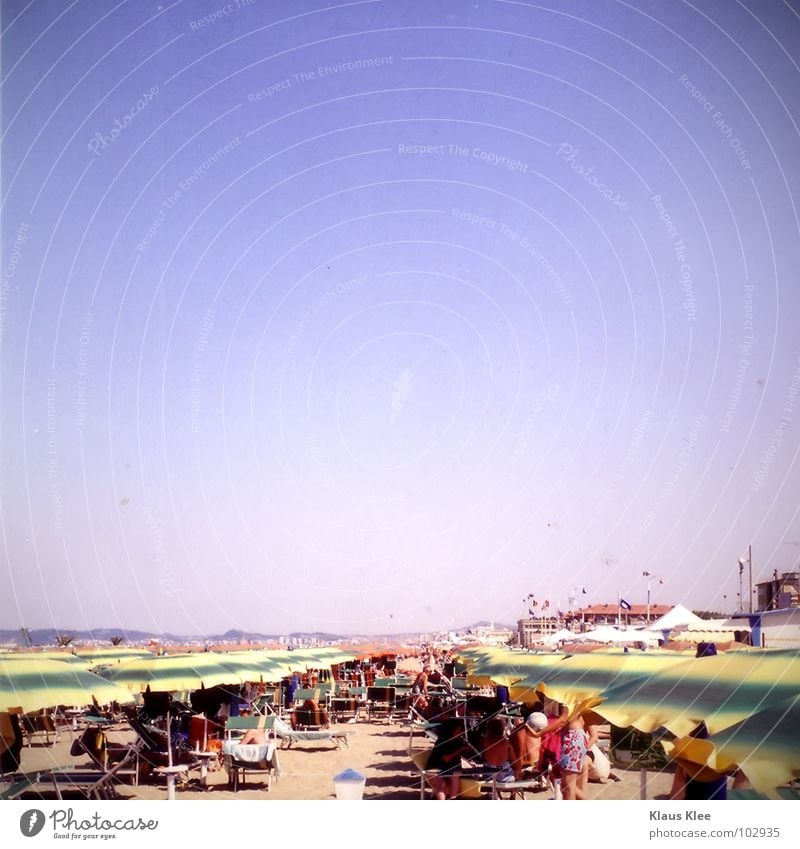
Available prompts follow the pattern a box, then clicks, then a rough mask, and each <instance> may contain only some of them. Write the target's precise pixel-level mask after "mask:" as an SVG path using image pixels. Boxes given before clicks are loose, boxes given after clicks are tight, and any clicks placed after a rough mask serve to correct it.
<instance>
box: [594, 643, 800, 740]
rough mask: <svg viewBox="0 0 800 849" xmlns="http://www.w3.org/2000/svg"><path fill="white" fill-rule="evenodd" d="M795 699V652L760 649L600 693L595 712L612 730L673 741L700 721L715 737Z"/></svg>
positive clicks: (798, 669) (798, 668)
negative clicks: (660, 732)
mask: <svg viewBox="0 0 800 849" xmlns="http://www.w3.org/2000/svg"><path fill="white" fill-rule="evenodd" d="M796 695H800V652H798V651H794V652H786V651H775V652H770V651H766V650H761V651H753V652H728V653H725V654H721V655H717V656H716V657H700V658H695V659H692V660H687V661H685V662H683V663H676V664H672V665H669V666H667V667H666V668H662V669H658V670H654V671H653V672H652V673H650V674H647V673H643V674H641V675H638V676H635V677H633V678H632V679H631V680H629V681H626V682H625V683H622V684H618V685H617V684H615V685H614V686H612V687H610V688H609V689H607V690H605V691H604V692H603V693H602V696H603V697H604V701H603V703H602V704H601V705H600V706H598V707H597V709H596V710H597V713H599V714H600V715H601V716H603V717H604V718H605V719H607V720H608V721H609V722H611V723H613V724H614V725H617V726H620V727H622V728H626V727H628V726H633V727H634V728H638V729H639V730H640V731H646V732H653V731H655V729H657V728H658V727H659V726H664V727H666V728H668V729H669V730H670V731H671V732H672V733H673V734H677V735H678V736H681V735H685V734H688V733H689V732H690V731H691V730H692V729H693V728H694V727H695V726H697V725H698V723H700V722H701V721H703V722H705V724H706V727H707V728H708V730H709V733H710V734H716V733H717V732H719V731H723V730H724V729H726V728H729V727H730V726H731V725H735V724H736V723H738V722H741V721H743V720H745V719H747V718H748V717H750V716H753V715H754V714H756V713H758V712H759V711H761V710H764V709H765V708H767V707H769V706H771V705H773V704H775V703H777V702H779V701H782V700H784V699H787V698H792V697H794V696H796Z"/></svg>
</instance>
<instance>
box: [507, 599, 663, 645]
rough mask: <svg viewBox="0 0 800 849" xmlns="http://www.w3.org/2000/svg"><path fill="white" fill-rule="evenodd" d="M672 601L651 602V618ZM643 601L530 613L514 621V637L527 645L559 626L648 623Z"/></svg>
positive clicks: (573, 628)
mask: <svg viewBox="0 0 800 849" xmlns="http://www.w3.org/2000/svg"><path fill="white" fill-rule="evenodd" d="M672 607H673V605H671V604H651V605H650V611H649V612H650V619H649V622H653V621H654V620H655V619H658V618H659V617H660V616H663V615H664V614H665V613H669V611H670V610H672ZM647 613H648V609H647V605H646V604H633V605H631V609H630V610H625V609H624V608H618V607H617V603H616V602H611V603H609V604H590V605H588V606H587V607H581V608H580V609H578V610H568V611H567V612H566V613H562V614H560V615H556V616H531V617H528V618H527V619H520V620H518V621H517V639H518V641H519V644H520V645H521V646H522V647H523V648H530V647H531V646H532V645H533V644H534V643H536V642H538V641H540V640H541V639H542V637H546V636H547V635H548V634H554V633H555V632H556V631H560V630H561V629H562V628H568V629H569V630H570V631H574V632H575V633H583V632H585V631H591V630H592V629H593V628H595V627H597V626H598V625H616V624H617V622H618V621H619V624H620V625H622V626H623V627H638V626H645V625H647V624H648V618H647Z"/></svg>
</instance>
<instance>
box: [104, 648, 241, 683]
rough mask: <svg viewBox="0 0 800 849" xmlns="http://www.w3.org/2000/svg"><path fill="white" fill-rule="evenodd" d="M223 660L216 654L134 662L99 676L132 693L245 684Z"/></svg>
mask: <svg viewBox="0 0 800 849" xmlns="http://www.w3.org/2000/svg"><path fill="white" fill-rule="evenodd" d="M225 658H226V655H221V654H218V653H216V652H200V653H198V654H172V655H163V656H161V657H145V658H136V659H135V660H129V661H126V662H125V663H120V664H119V665H117V666H114V667H111V668H109V669H107V670H105V671H104V672H103V675H104V676H105V677H106V678H107V679H108V680H109V681H113V682H114V683H115V684H119V685H121V686H123V687H126V688H127V689H128V690H131V691H132V692H134V693H142V692H144V691H145V690H146V689H147V688H148V687H150V689H151V690H153V691H154V692H175V691H176V690H199V689H200V687H202V686H205V687H213V686H215V685H217V684H243V683H244V682H245V681H247V680H248V679H247V677H246V676H243V675H242V674H241V672H240V671H239V670H238V669H236V668H235V667H234V666H232V665H230V664H228V663H226V661H225Z"/></svg>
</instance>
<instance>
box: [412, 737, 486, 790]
mask: <svg viewBox="0 0 800 849" xmlns="http://www.w3.org/2000/svg"><path fill="white" fill-rule="evenodd" d="M432 751H433V749H409V750H408V754H409V757H410V758H411V763H412V764H413V765H414V768H415V769H416V770H417V772H418V773H419V798H420V799H424V798H425V797H426V795H427V791H428V788H429V787H430V781H429V779H431V778H435V777H436V776H438V775H439V770H437V769H428V760H429V759H430V756H431V752H432ZM482 785H483V781H482V779H481V778H480V777H479V776H477V775H469V774H465V775H462V776H461V778H460V780H459V792H458V797H459V799H480V798H481V786H482Z"/></svg>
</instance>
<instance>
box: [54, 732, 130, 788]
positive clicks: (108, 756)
mask: <svg viewBox="0 0 800 849" xmlns="http://www.w3.org/2000/svg"><path fill="white" fill-rule="evenodd" d="M143 747H144V741H143V740H142V738H141V737H139V738H137V739H136V740H135V741H134V742H133V743H129V744H120V743H109V742H108V739H107V738H106V734H105V732H104V731H103V729H102V728H98V727H96V726H92V725H90V726H89V727H88V728H87V729H86V730H85V731H84V732H83V734H81V736H80V737H76V738H75V739H74V740H73V741H72V747H71V748H70V750H69V753H70V754H71V755H72V756H73V757H78V756H79V755H88V756H89V758H90V760H91V762H92V766H94V767H98V768H99V769H101V770H103V771H104V772H105V771H107V770H108V769H109V768H110V767H112V766H114V764H118V763H119V762H120V761H124V765H123V767H122V768H120V769H118V770H116V771H115V775H117V776H119V777H120V778H122V776H123V775H127V776H129V777H130V778H132V779H133V784H134V786H137V787H138V785H139V770H140V767H141V763H140V760H139V753H140V752H141V750H142V748H143Z"/></svg>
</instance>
